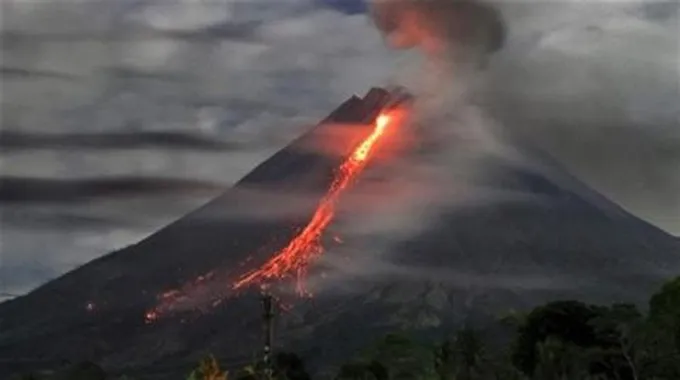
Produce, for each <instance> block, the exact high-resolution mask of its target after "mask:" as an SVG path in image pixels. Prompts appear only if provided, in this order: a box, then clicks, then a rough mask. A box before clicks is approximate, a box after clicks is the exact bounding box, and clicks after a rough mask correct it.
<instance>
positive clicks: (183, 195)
mask: <svg viewBox="0 0 680 380" xmlns="http://www.w3.org/2000/svg"><path fill="white" fill-rule="evenodd" d="M390 1H391V0H390ZM498 7H499V9H500V10H501V12H502V14H503V16H504V18H505V20H506V24H507V27H508V30H509V35H508V41H507V43H506V44H505V46H504V47H503V48H502V50H501V51H500V52H498V53H497V54H496V55H495V56H494V58H493V59H492V61H491V62H490V64H489V67H488V73H487V74H486V75H487V76H488V79H489V82H491V83H492V86H491V87H490V89H489V92H488V94H487V95H488V98H487V103H488V104H489V108H490V112H492V111H493V112H494V113H495V114H497V115H498V117H499V118H501V119H503V120H502V121H503V122H504V123H506V124H507V125H508V128H513V130H514V131H516V132H518V133H521V134H522V135H524V136H526V138H527V139H528V140H529V141H531V143H533V144H535V145H536V146H539V147H541V148H542V149H543V150H545V151H548V152H550V153H551V154H552V155H554V156H555V157H556V158H557V159H558V161H560V162H561V163H563V164H564V165H565V166H566V167H567V168H568V169H569V170H570V171H571V172H572V173H574V174H576V175H577V176H578V177H579V178H581V179H583V180H584V181H585V182H586V183H588V184H589V185H591V186H592V187H594V188H595V189H597V190H598V191H600V192H602V193H603V194H605V195H606V196H607V197H609V198H610V199H612V200H614V201H615V202H617V203H618V204H620V205H622V206H623V207H625V208H626V209H628V210H629V211H631V212H633V213H634V214H636V215H638V216H640V217H642V218H643V219H646V220H648V221H650V222H652V223H654V224H655V225H657V226H659V227H661V228H663V229H665V230H666V231H668V232H670V233H673V234H675V235H680V129H679V126H678V124H679V122H678V118H679V115H680V107H679V106H678V104H680V89H679V86H680V85H679V78H680V73H679V71H678V70H679V69H678V63H679V56H680V55H679V50H680V48H679V46H678V37H677V36H678V16H679V12H678V7H679V5H678V3H677V2H675V1H669V2H662V1H638V2H625V3H621V2H614V1H576V0H573V1H560V2H555V1H550V2H547V1H530V2H518V1H511V2H510V1H505V2H502V3H501V4H499V5H498ZM2 8H3V9H2V15H3V16H2V35H1V37H2V57H1V66H0V67H1V69H2V131H1V134H0V152H1V153H0V181H1V182H0V218H2V219H1V222H2V224H1V228H2V229H1V231H0V233H1V236H0V244H1V245H0V260H1V261H0V293H2V294H0V297H6V296H9V295H11V294H21V293H23V292H26V291H28V290H30V289H32V288H34V287H35V286H37V285H39V284H40V283H42V282H44V281H46V280H48V279H50V278H54V277H55V276H58V275H59V274H62V273H64V272H65V271H68V270H70V269H72V268H73V267H75V266H77V265H80V264H82V263H84V262H86V261H89V260H91V259H93V258H96V257H98V256H100V255H102V254H105V253H107V252H110V251H111V250H114V249H117V248H121V247H124V246H126V245H129V244H132V243H134V242H136V241H138V240H139V239H140V238H142V237H144V236H146V235H148V234H149V233H152V232H153V231H155V230H157V229H158V228H160V227H161V226H163V225H164V224H166V223H168V222H169V221H171V220H173V219H176V218H178V217H180V216H181V215H183V214H184V213H186V212H188V211H190V210H191V209H193V208H195V207H197V206H198V205H200V204H202V203H204V202H206V201H207V200H209V199H210V198H211V197H213V196H215V195H217V194H219V193H220V192H221V191H222V190H223V189H225V188H226V187H228V186H229V185H230V184H233V183H234V182H235V181H237V180H238V179H239V178H240V177H242V176H243V175H244V174H245V173H247V172H248V171H249V170H250V169H252V168H253V167H254V166H255V165H256V164H258V163H259V162H261V161H262V160H263V159H265V158H266V157H268V156H269V155H270V154H272V153H273V152H275V151H276V150H278V149H280V148H281V147H283V146H284V145H286V144H287V143H288V142H289V141H290V140H291V139H293V138H294V137H296V136H297V135H298V134H299V133H301V132H302V131H304V130H305V129H307V128H309V127H310V126H311V125H313V123H314V122H316V121H317V120H318V119H319V118H321V117H323V116H325V115H326V114H327V113H328V112H329V111H331V110H332V109H333V108H335V107H336V106H337V105H338V104H339V103H340V102H342V101H343V100H345V99H346V98H347V97H348V96H350V95H352V94H355V93H358V94H363V93H364V92H365V91H367V90H368V89H369V88H370V86H372V85H384V84H388V83H395V82H397V83H399V82H401V81H402V76H403V73H404V72H412V70H413V67H417V66H418V65H419V62H420V61H421V57H420V56H419V54H418V53H417V52H415V51H395V50H391V49H389V48H388V47H387V46H386V45H385V44H384V41H383V37H382V35H381V34H380V33H379V31H378V30H377V29H376V28H375V27H374V25H373V24H372V22H371V20H370V18H369V17H368V16H367V15H366V13H365V12H364V10H365V4H363V2H362V1H360V0H283V1H274V0H249V1H238V0H204V1H201V0H174V1H165V0H115V1H114V0H108V1H104V0H54V1H35V0H21V1H20V0H4V1H3V2H2Z"/></svg>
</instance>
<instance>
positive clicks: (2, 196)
mask: <svg viewBox="0 0 680 380" xmlns="http://www.w3.org/2000/svg"><path fill="white" fill-rule="evenodd" d="M223 189H224V188H223V186H220V185H218V184H214V183H208V182H198V181H192V180H182V179H169V178H146V177H143V178H136V177H117V178H98V179H73V180H61V179H46V178H22V177H2V178H0V202H2V203H35V202H79V201H86V200H89V199H91V198H95V197H108V198H114V197H134V196H140V195H149V196H151V195H162V194H186V195H189V194H196V195H200V194H203V195H206V194H210V195H214V194H215V193H217V192H218V191H220V190H223Z"/></svg>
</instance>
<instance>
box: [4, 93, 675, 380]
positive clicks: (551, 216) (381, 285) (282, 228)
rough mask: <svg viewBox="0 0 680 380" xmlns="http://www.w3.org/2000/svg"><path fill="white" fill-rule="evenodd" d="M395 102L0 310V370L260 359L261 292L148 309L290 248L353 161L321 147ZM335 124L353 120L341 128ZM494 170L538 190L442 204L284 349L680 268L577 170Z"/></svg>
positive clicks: (452, 319) (636, 282)
mask: <svg viewBox="0 0 680 380" xmlns="http://www.w3.org/2000/svg"><path fill="white" fill-rule="evenodd" d="M388 97H389V95H388V94H387V93H386V92H384V91H382V90H378V89H376V90H372V91H371V92H370V93H369V94H368V95H367V96H366V97H365V98H364V99H359V98H356V97H354V98H351V99H350V100H348V101H347V102H345V103H344V104H343V105H342V106H341V107H340V108H338V109H337V110H336V111H335V112H333V113H332V114H331V115H330V116H329V118H328V119H327V120H325V121H326V123H322V124H321V125H319V126H318V127H316V128H315V129H313V130H312V131H310V132H309V133H308V134H306V135H304V136H303V137H301V138H300V139H298V140H296V141H295V142H293V143H292V144H291V145H289V146H288V147H287V148H285V149H283V150H282V151H280V152H278V153H277V154H276V155H274V156H273V157H272V158H271V159H269V160H267V161H266V162H264V163H263V164H262V165H260V166H258V167H257V168H256V169H255V170H254V171H253V172H252V173H251V174H249V175H247V176H246V177H244V178H243V180H241V181H240V182H239V183H238V184H237V185H236V186H235V187H234V188H232V189H229V190H228V191H226V192H225V193H224V195H222V196H220V197H218V198H217V199H215V200H213V201H212V202H209V203H208V204H206V205H205V206H203V207H202V208H200V209H198V210H196V211H195V212H193V213H191V214H189V215H187V216H186V217H184V218H182V219H180V220H178V221H177V222H175V223H173V224H171V225H169V226H167V227H165V228H163V229H161V230H160V231H158V232H157V233H156V234H154V235H152V236H150V237H149V238H147V239H145V240H143V241H141V242H139V243H138V244H136V245H133V246H130V247H127V248H125V249H122V250H120V251H118V252H114V253H112V254H110V255H107V256H105V257H103V258H100V259H98V260H94V261H92V262H91V263H88V264H86V265H84V266H82V267H81V268H78V269H76V270H74V271H72V272H70V273H68V274H66V275H64V276H62V277H60V278H58V279H56V280H54V281H52V282H50V283H48V284H46V285H44V286H42V287H40V288H39V289H36V290H35V291H33V292H31V293H30V294H28V295H26V296H24V297H20V298H17V299H15V300H12V301H9V302H5V303H3V304H0V358H2V360H3V361H2V362H0V375H3V374H5V373H9V372H12V371H14V370H19V369H22V368H36V367H40V366H45V367H49V366H54V365H58V364H59V363H60V362H61V360H64V359H67V360H81V359H84V358H91V359H93V360H97V361H99V362H100V363H102V364H104V365H105V366H106V367H108V368H110V369H114V370H124V371H125V372H127V373H130V374H136V375H138V376H141V377H142V378H146V377H149V378H154V376H152V374H155V376H156V377H155V378H175V377H176V376H178V374H180V373H182V371H184V370H185V369H186V367H187V366H189V365H190V363H191V362H192V361H193V360H195V359H196V358H197V357H199V356H200V355H202V353H203V352H205V351H206V350H209V351H211V352H214V353H216V354H217V355H218V357H219V358H221V359H223V361H226V362H227V363H230V364H233V365H237V364H238V363H239V362H243V361H246V360H249V359H250V358H251V355H252V354H253V353H254V352H256V351H257V349H258V347H259V342H260V338H261V334H260V328H261V321H260V319H259V315H260V305H259V298H258V297H257V293H254V292H249V293H245V294H244V295H243V296H241V297H237V298H233V299H229V300H228V301H226V302H222V303H221V304H218V305H216V306H215V307H214V308H211V309H210V310H209V311H208V312H205V313H200V314H177V315H176V316H171V317H169V318H164V319H161V320H159V321H157V322H156V323H153V324H145V323H144V319H143V316H144V313H145V311H146V310H148V309H149V307H151V306H153V305H154V304H155V298H156V295H158V294H159V293H161V292H164V291H166V290H168V289H173V288H176V287H178V286H181V285H182V284H184V283H186V282H187V281H192V280H193V279H195V278H197V277H198V276H201V275H205V274H206V273H208V272H210V271H213V270H215V269H216V268H226V270H225V271H222V272H218V273H217V274H216V275H215V277H214V278H211V279H210V281H212V282H211V284H213V286H208V287H205V289H201V288H199V290H201V292H199V293H195V294H194V295H195V296H196V297H197V298H201V299H203V300H205V299H207V300H212V299H216V298H219V295H220V294H221V293H222V292H224V291H225V288H226V284H227V282H226V281H223V280H225V279H227V278H229V276H231V275H233V273H234V272H235V271H236V270H238V269H239V268H240V267H239V265H240V264H241V263H242V262H243V261H244V260H245V259H246V258H247V257H248V256H249V255H251V257H252V262H251V263H253V262H254V263H258V262H262V261H264V260H265V259H266V258H267V257H268V255H269V254H271V252H273V251H274V250H276V248H279V247H281V246H282V245H283V244H285V243H286V242H287V241H288V240H289V239H290V237H291V236H292V234H293V232H294V230H295V228H297V227H299V226H301V225H303V224H304V223H305V222H306V221H307V220H308V219H309V218H310V215H311V214H312V212H313V209H314V207H315V205H316V203H317V202H318V200H319V199H320V197H321V196H322V193H323V191H324V190H325V189H326V188H327V187H328V186H329V182H330V180H331V175H332V172H333V170H334V168H335V167H336V166H337V164H338V162H339V160H340V157H339V156H328V155H322V154H320V153H319V152H316V151H314V150H310V149H309V147H310V146H316V145H318V144H317V143H318V141H319V140H318V139H320V140H324V141H327V140H328V139H329V136H331V137H330V139H331V140H333V141H334V143H335V144H338V146H335V149H337V150H338V151H339V152H348V151H349V150H350V149H351V148H352V147H353V146H355V145H356V144H357V143H358V141H360V140H361V139H362V138H363V137H365V136H366V135H367V133H368V132H369V125H368V124H365V128H364V127H362V124H361V123H367V122H368V121H370V120H372V119H373V117H375V115H376V113H377V112H378V111H379V109H380V107H381V105H382V104H384V103H385V102H386V101H387V100H388ZM331 122H332V123H331ZM337 123H340V124H342V123H350V124H355V125H354V126H352V128H349V129H345V132H343V133H342V134H338V132H337V130H334V128H337ZM347 131H349V132H347ZM333 136H336V137H333ZM337 136H342V138H337ZM495 170H496V175H493V176H491V178H493V180H492V182H493V183H492V184H491V185H493V186H494V187H501V188H504V189H508V190H517V191H521V192H525V193H530V194H532V195H533V196H534V199H533V200H532V201H528V202H506V203H493V204H484V205H471V206H469V207H467V208H465V209H457V210H455V212H454V211H450V212H449V211H447V210H443V211H442V213H441V217H440V218H439V219H438V220H437V222H436V223H434V224H433V226H432V227H431V228H429V229H428V230H426V231H424V232H423V233H422V234H420V235H419V236H416V237H414V238H410V239H408V240H406V241H404V242H402V243H401V244H399V245H398V246H397V247H396V249H395V250H394V252H391V261H392V263H393V264H394V265H395V266H398V267H399V268H402V270H403V269H405V271H406V274H407V275H406V276H404V275H403V273H401V274H400V273H395V274H394V275H391V274H387V275H381V276H379V277H367V276H359V275H347V276H345V277H347V278H346V282H347V283H348V284H351V287H352V291H347V292H342V291H337V292H332V293H321V294H318V295H316V296H315V297H314V298H313V299H311V300H307V299H293V300H292V301H290V302H292V303H293V304H294V308H293V309H292V311H290V312H288V313H285V314H283V315H282V316H281V317H280V318H279V320H278V326H277V331H278V333H277V343H278V344H280V345H281V346H285V347H289V348H292V349H295V350H297V351H298V352H300V353H301V354H302V355H303V356H304V357H305V358H306V359H307V360H308V361H309V362H310V363H311V364H312V365H314V366H316V367H315V368H317V369H319V368H322V367H323V366H324V365H325V364H329V363H333V362H335V361H336V360H339V359H342V358H346V357H347V355H349V353H351V352H352V351H353V350H355V349H356V348H358V347H360V346H362V345H364V344H365V343H366V342H367V341H368V340H370V339H372V338H374V337H377V336H379V335H380V334H382V333H383V332H386V331H389V330H392V329H396V328H409V329H415V330H420V331H421V332H423V333H441V332H442V331H446V330H447V329H450V328H453V327H455V326H457V325H460V324H461V323H466V322H475V323H482V322H483V321H484V320H488V318H493V316H494V314H496V313H497V312H502V311H503V310H507V309H508V308H521V307H529V306H532V305H535V304H536V303H539V302H543V301H545V300H548V299H555V298H579V299H582V300H586V301H591V302H611V301H625V302H636V303H642V302H644V300H645V299H646V298H647V297H648V295H649V293H650V292H651V291H653V290H655V289H656V288H657V287H658V285H659V284H660V283H661V282H662V281H664V280H665V279H666V278H667V277H668V276H670V275H671V274H674V273H678V271H680V244H679V243H678V240H677V239H675V238H673V237H671V236H670V235H667V234H665V233H663V232H662V231H660V230H658V229H656V228H653V227H651V226H650V225H648V224H647V223H644V222H642V221H640V220H639V219H637V218H635V217H634V216H632V215H630V214H627V213H625V212H623V211H622V210H621V209H620V208H618V207H616V206H614V205H613V204H610V203H609V202H608V201H607V200H606V199H605V198H604V197H601V196H599V195H598V194H597V193H595V192H593V191H592V190H590V189H587V187H585V185H582V184H579V183H577V181H576V180H575V179H573V178H571V177H569V176H568V175H567V174H559V173H558V175H552V176H551V175H549V174H550V173H545V172H543V171H541V170H536V171H530V170H528V169H526V168H519V167H513V166H511V165H509V164H506V163H499V164H498V165H497V167H496V169H495ZM272 193H275V194H278V195H279V196H281V197H277V196H274V197H272ZM586 193H587V194H586ZM287 194H298V195H299V194H302V196H299V197H294V198H288V197H287V196H286V195H287ZM291 210H293V211H294V212H292V211H291ZM254 211H258V212H257V213H255V214H257V215H259V216H260V217H258V216H257V215H256V216H253V212H254ZM244 212H245V213H246V214H247V215H249V217H248V218H244V217H243V213H244ZM264 216H266V217H264ZM263 245H264V246H265V249H261V248H262V246H263ZM249 265H250V264H249ZM402 272H403V271H402ZM334 276H335V277H338V276H344V274H342V273H335V274H334V273H330V279H332V278H334ZM353 276H354V277H353ZM330 279H329V280H328V281H330ZM215 284H217V285H218V286H214V285H215ZM220 284H223V285H224V286H219V285H220ZM337 290H342V289H337ZM197 301H198V300H197ZM88 305H89V306H88ZM19 359H21V360H19Z"/></svg>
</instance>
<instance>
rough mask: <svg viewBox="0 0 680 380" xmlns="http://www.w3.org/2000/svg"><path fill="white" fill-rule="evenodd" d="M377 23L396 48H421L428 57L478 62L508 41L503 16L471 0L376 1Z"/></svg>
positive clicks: (486, 5) (374, 12)
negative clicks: (469, 59) (455, 57)
mask: <svg viewBox="0 0 680 380" xmlns="http://www.w3.org/2000/svg"><path fill="white" fill-rule="evenodd" d="M371 9H372V12H371V13H372V15H373V19H374V20H375V24H376V26H377V27H378V29H380V30H381V31H382V32H383V33H384V34H385V36H386V37H387V40H388V42H389V43H390V44H391V45H392V46H394V47H396V48H411V47H414V46H419V47H421V48H422V49H423V50H425V52H426V53H427V54H430V55H433V56H434V55H443V56H447V57H448V58H450V55H452V54H453V55H455V56H457V57H459V58H463V57H466V58H470V57H474V58H475V59H479V58H480V57H481V56H484V55H486V54H488V53H492V52H495V51H497V50H499V49H500V48H501V47H502V46H503V44H504V42H505V38H506V30H505V25H504V23H503V21H502V18H501V15H500V13H499V12H498V11H497V10H496V9H495V8H493V7H491V6H490V5H488V4H486V3H483V2H480V1H471V0H434V1H432V0H396V1H385V0H374V1H373V2H372V3H371Z"/></svg>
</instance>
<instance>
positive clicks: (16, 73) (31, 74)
mask: <svg viewBox="0 0 680 380" xmlns="http://www.w3.org/2000/svg"><path fill="white" fill-rule="evenodd" d="M0 78H1V79H2V80H7V79H15V78H17V79H31V78H41V79H64V80H75V79H77V77H75V76H73V75H69V74H64V73H60V72H57V71H50V70H31V69H26V68H21V67H7V66H2V67H0Z"/></svg>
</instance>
